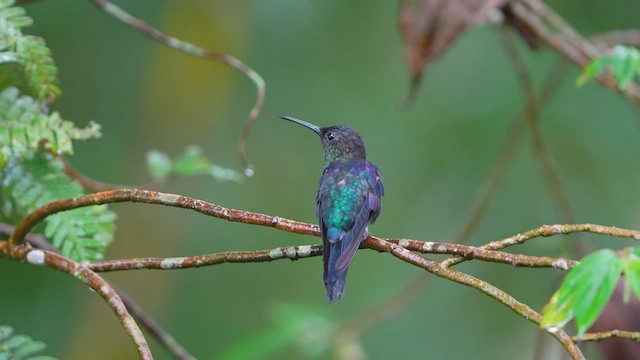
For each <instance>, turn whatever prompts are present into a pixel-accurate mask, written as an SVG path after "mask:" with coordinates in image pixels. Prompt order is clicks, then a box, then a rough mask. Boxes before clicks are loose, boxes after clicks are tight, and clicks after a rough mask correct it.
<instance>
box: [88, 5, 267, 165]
mask: <svg viewBox="0 0 640 360" xmlns="http://www.w3.org/2000/svg"><path fill="white" fill-rule="evenodd" d="M90 1H91V2H92V3H93V4H94V5H96V6H97V7H99V8H100V9H102V10H103V11H104V12H106V13H107V14H109V15H111V16H113V17H115V18H116V19H118V20H119V21H121V22H122V23H124V24H126V25H129V26H130V27H132V28H134V29H136V30H138V31H140V33H142V34H144V35H146V36H148V37H150V38H152V39H153V40H155V41H157V42H159V43H161V44H162V45H165V46H167V47H170V48H172V49H175V50H178V51H181V52H183V53H185V54H189V55H192V56H195V57H198V58H202V59H207V60H213V61H219V62H222V63H225V64H227V65H229V66H231V67H233V68H235V69H236V70H239V71H241V72H242V73H243V74H245V76H247V77H248V78H249V79H250V80H251V81H252V82H253V84H254V85H255V86H256V91H257V95H256V100H255V103H254V105H253V107H252V108H251V112H250V113H249V117H248V118H247V122H246V123H245V125H244V127H243V129H242V133H241V135H240V138H239V140H238V151H239V153H240V158H241V160H242V163H243V165H244V168H245V174H246V175H247V176H252V175H253V166H252V165H251V163H250V162H249V160H248V158H247V153H246V138H247V136H248V135H249V131H250V130H251V126H252V125H253V123H254V122H255V121H256V119H257V118H258V115H260V110H261V109H262V105H263V104H264V97H265V93H266V84H265V82H264V80H263V79H262V77H261V76H260V74H258V73H257V72H256V71H254V70H253V69H252V68H250V67H249V66H248V65H246V64H245V63H243V62H242V61H240V60H238V59H237V58H235V57H233V56H231V55H227V54H219V53H215V52H212V51H209V50H205V49H203V48H201V47H198V46H196V45H194V44H191V43H189V42H187V41H184V40H180V39H178V38H175V37H172V36H169V35H167V34H165V33H163V32H162V31H160V30H158V29H156V28H154V27H153V26H151V25H149V24H148V23H146V22H144V21H142V20H141V19H138V18H136V17H134V16H132V15H131V14H129V13H127V12H126V11H125V10H123V9H122V8H120V7H118V6H117V5H115V4H113V3H111V2H109V1H107V0H90Z"/></svg>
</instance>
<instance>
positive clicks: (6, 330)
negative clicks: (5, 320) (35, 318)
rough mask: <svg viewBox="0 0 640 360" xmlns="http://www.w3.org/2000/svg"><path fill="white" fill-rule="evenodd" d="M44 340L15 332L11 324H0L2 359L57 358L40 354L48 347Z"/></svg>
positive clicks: (46, 359)
mask: <svg viewBox="0 0 640 360" xmlns="http://www.w3.org/2000/svg"><path fill="white" fill-rule="evenodd" d="M46 347H47V346H46V345H45V344H44V343H43V342H42V341H36V340H33V339H32V338H30V337H29V336H26V335H17V334H14V333H13V329H12V328H11V326H7V325H4V326H0V359H2V360H5V359H6V360H55V358H53V357H51V356H45V355H38V353H41V352H42V351H44V349H46Z"/></svg>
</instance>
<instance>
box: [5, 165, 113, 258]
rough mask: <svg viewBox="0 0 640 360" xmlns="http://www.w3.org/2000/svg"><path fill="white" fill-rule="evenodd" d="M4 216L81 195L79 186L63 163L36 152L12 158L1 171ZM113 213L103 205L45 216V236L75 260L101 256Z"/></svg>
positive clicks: (107, 237)
mask: <svg viewBox="0 0 640 360" xmlns="http://www.w3.org/2000/svg"><path fill="white" fill-rule="evenodd" d="M1 175H2V176H1V178H0V180H1V181H2V188H3V189H2V192H3V194H2V198H3V199H1V200H2V208H3V209H4V210H5V216H7V217H9V215H11V214H7V212H12V213H13V215H14V216H15V214H16V213H17V214H18V216H24V215H25V214H27V213H28V212H30V211H33V210H35V209H37V208H38V207H40V206H42V205H44V204H47V203H49V202H52V201H56V200H62V199H67V198H72V197H75V196H78V195H82V194H83V192H82V188H81V187H80V185H78V184H77V183H76V182H74V181H73V180H72V179H70V178H69V177H67V176H66V175H65V174H64V172H63V164H62V162H61V161H60V160H58V159H55V158H53V157H52V156H51V155H50V154H46V153H39V154H36V155H35V156H33V157H30V158H26V159H23V160H22V161H11V162H10V163H9V164H8V165H7V167H6V168H5V169H4V171H3V172H2V173H1ZM115 218H116V215H115V214H114V213H113V212H111V211H109V210H108V209H107V207H106V205H100V206H91V207H85V208H80V209H74V210H71V211H65V212H61V213H58V214H56V215H52V216H49V217H47V218H46V219H45V229H44V235H45V237H46V238H47V239H48V240H49V241H50V242H51V243H52V244H53V246H55V247H56V248H57V249H59V250H60V251H61V252H62V254H63V255H65V256H67V257H69V258H71V259H73V260H75V261H93V260H99V259H102V257H103V253H104V250H105V248H106V246H107V245H108V244H109V243H110V242H111V240H112V238H113V232H114V231H115Z"/></svg>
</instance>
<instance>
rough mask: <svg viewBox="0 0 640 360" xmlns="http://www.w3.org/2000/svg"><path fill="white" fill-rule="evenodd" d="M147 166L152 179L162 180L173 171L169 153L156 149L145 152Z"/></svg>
mask: <svg viewBox="0 0 640 360" xmlns="http://www.w3.org/2000/svg"><path fill="white" fill-rule="evenodd" d="M147 168H148V169H149V174H150V175H151V178H152V179H153V180H155V181H164V180H166V178H167V177H169V175H170V174H171V172H172V171H173V162H172V161H171V159H170V158H169V155H167V154H165V153H163V152H161V151H158V150H151V151H149V152H148V153H147Z"/></svg>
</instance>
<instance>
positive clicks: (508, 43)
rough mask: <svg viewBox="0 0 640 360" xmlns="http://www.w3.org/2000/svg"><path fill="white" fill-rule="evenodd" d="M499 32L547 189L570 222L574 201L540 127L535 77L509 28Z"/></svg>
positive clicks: (564, 218)
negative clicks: (523, 104) (566, 188)
mask: <svg viewBox="0 0 640 360" xmlns="http://www.w3.org/2000/svg"><path fill="white" fill-rule="evenodd" d="M500 35H501V39H502V42H503V44H504V45H505V48H506V50H507V54H508V55H509V58H510V59H511V63H512V64H513V66H514V69H515V72H516V75H517V76H516V77H517V78H518V80H519V82H520V86H521V88H522V92H523V94H524V96H525V98H526V104H525V112H524V117H525V119H526V121H527V124H528V125H529V132H530V133H531V145H532V147H533V153H534V155H535V158H536V160H538V163H539V166H540V169H541V172H542V176H543V178H544V179H545V182H546V184H547V189H548V190H549V193H550V195H551V199H552V201H553V202H554V203H555V205H556V207H557V208H558V210H559V213H560V215H561V216H562V218H563V219H562V220H563V221H566V222H568V223H574V222H575V216H574V214H573V210H572V209H571V204H570V202H569V199H568V197H567V195H566V192H565V190H564V186H563V185H562V181H561V180H560V176H559V175H558V172H557V171H556V168H555V166H554V165H553V159H552V158H551V154H550V153H549V151H548V150H547V147H546V146H545V143H544V138H543V135H542V131H541V130H540V122H539V119H540V107H541V104H540V99H539V97H538V94H537V93H536V90H535V86H534V85H533V78H532V76H531V73H530V72H529V69H528V67H527V65H526V64H525V62H524V59H523V58H522V56H521V54H520V52H519V51H518V48H517V46H516V44H515V42H514V39H513V37H512V36H511V33H510V32H509V31H508V30H507V28H505V27H502V28H501V30H500Z"/></svg>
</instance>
